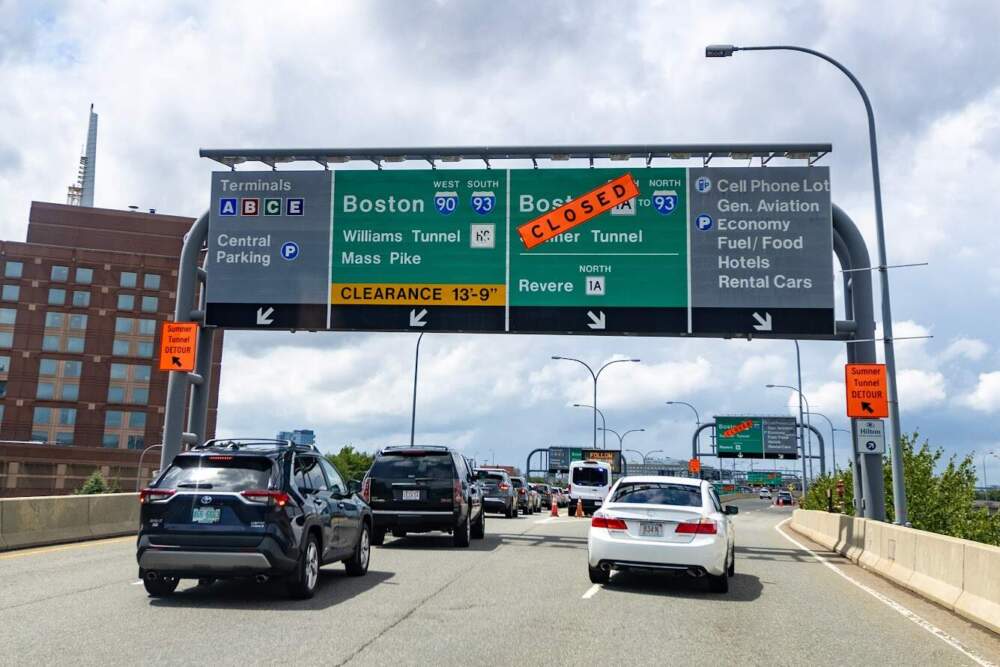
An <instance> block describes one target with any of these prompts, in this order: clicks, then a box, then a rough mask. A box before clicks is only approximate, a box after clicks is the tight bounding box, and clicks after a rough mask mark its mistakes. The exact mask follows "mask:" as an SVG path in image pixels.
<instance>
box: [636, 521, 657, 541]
mask: <svg viewBox="0 0 1000 667" xmlns="http://www.w3.org/2000/svg"><path fill="white" fill-rule="evenodd" d="M639 535H640V536H642V537H663V524H662V523H647V522H643V523H640V524H639Z"/></svg>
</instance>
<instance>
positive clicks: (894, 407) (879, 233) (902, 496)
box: [705, 44, 907, 526]
mask: <svg viewBox="0 0 1000 667" xmlns="http://www.w3.org/2000/svg"><path fill="white" fill-rule="evenodd" d="M736 51H798V52H800V53H807V54H809V55H811V56H815V57H817V58H821V59H823V60H825V61H826V62H828V63H830V64H831V65H833V66H834V67H836V68H837V69H839V70H840V71H841V72H843V73H844V75H846V76H847V78H848V79H850V80H851V83H853V84H854V87H855V88H857V89H858V93H859V94H860V95H861V100H862V101H863V102H864V103H865V113H866V114H867V115H868V146H869V151H870V153H871V161H872V188H873V191H874V198H875V238H876V241H877V244H878V264H879V265H878V267H877V268H878V273H879V284H880V287H881V290H880V292H881V301H882V336H883V339H882V344H883V351H884V354H885V368H886V378H887V381H888V382H887V383H888V390H889V428H890V430H891V437H892V504H893V509H894V512H895V519H896V523H897V524H898V525H900V526H905V525H906V522H907V517H906V485H905V482H904V480H903V447H902V444H901V443H900V441H899V433H900V425H899V394H898V393H897V391H896V352H895V350H894V348H893V339H892V308H891V306H890V302H889V272H888V264H889V260H888V258H887V254H886V249H885V223H884V222H883V220H882V184H881V179H880V177H879V168H878V142H877V141H876V139H875V112H874V111H873V110H872V103H871V100H869V99H868V93H867V92H865V89H864V86H862V85H861V82H860V81H858V79H857V77H855V76H854V74H853V73H852V72H851V71H850V70H849V69H847V68H846V67H844V66H843V65H841V64H840V63H839V62H837V61H836V60H834V59H833V58H831V57H830V56H828V55H826V54H825V53H820V52H819V51H815V50H813V49H807V48H805V47H802V46H788V45H773V46H734V45H732V44H713V45H710V46H707V47H706V48H705V57H707V58H726V57H729V56H732V55H733V53H735V52H736ZM858 268H868V267H858ZM852 438H853V434H852Z"/></svg>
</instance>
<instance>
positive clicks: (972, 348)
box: [941, 338, 990, 361]
mask: <svg viewBox="0 0 1000 667" xmlns="http://www.w3.org/2000/svg"><path fill="white" fill-rule="evenodd" d="M989 351H990V346H989V345H987V344H986V343H985V342H983V341H981V340H979V339H978V338H956V339H955V340H953V341H952V342H951V344H950V345H948V347H947V348H946V349H945V351H944V352H942V353H941V360H942V361H951V360H953V359H968V360H969V361H980V360H981V359H982V358H983V357H985V356H986V354H987V353H988V352H989Z"/></svg>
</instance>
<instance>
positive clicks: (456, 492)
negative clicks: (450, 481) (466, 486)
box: [452, 479, 463, 505]
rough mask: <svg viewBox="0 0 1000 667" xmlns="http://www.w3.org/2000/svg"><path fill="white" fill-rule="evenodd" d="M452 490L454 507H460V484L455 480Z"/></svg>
mask: <svg viewBox="0 0 1000 667" xmlns="http://www.w3.org/2000/svg"><path fill="white" fill-rule="evenodd" d="M452 488H453V491H454V494H453V495H454V498H455V504H456V505H461V504H462V500H463V498H462V483H461V482H460V481H458V480H457V479H456V480H455V485H454V486H453V487H452Z"/></svg>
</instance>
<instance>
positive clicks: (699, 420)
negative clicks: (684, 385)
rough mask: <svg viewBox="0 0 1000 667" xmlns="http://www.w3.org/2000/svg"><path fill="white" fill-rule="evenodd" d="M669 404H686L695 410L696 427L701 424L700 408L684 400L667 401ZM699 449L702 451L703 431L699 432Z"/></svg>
mask: <svg viewBox="0 0 1000 667" xmlns="http://www.w3.org/2000/svg"><path fill="white" fill-rule="evenodd" d="M667 405H686V406H688V407H689V408H691V410H692V411H694V427H695V428H698V427H700V426H701V416H699V415H698V408H696V407H694V406H693V405H691V404H690V403H685V402H684V401H667ZM698 451H699V452H700V451H701V433H699V434H698Z"/></svg>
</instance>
